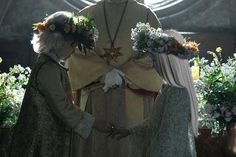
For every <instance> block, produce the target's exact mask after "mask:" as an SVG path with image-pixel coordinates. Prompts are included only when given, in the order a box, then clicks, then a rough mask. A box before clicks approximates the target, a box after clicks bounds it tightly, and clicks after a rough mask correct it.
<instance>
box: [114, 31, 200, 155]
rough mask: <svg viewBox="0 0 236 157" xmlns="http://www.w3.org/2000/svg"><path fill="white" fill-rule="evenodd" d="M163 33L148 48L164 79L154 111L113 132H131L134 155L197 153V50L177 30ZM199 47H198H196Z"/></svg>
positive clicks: (117, 135) (119, 133)
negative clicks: (192, 59)
mask: <svg viewBox="0 0 236 157" xmlns="http://www.w3.org/2000/svg"><path fill="white" fill-rule="evenodd" d="M162 34H163V40H161V39H159V38H157V39H156V40H155V42H154V43H155V44H154V45H156V46H154V47H152V46H150V45H149V47H148V48H147V49H146V50H147V51H148V53H149V54H150V56H151V58H152V60H153V62H154V68H155V69H156V71H157V72H158V73H159V74H160V76H162V77H163V80H164V84H163V87H162V89H161V94H160V95H159V96H158V97H157V99H156V101H155V103H154V106H153V111H152V114H151V116H150V117H149V118H148V119H146V120H145V121H144V122H143V123H141V124H138V125H135V126H133V127H131V128H130V129H116V131H115V132H114V134H113V136H114V137H115V138H117V139H121V138H123V137H126V136H128V135H130V140H131V142H132V152H131V154H130V157H174V156H176V157H196V150H195V143H194V136H197V135H198V124H197V113H198V110H197V99H196V93H195V91H194V87H193V80H192V76H191V73H190V67H189V62H188V57H189V56H190V54H192V53H193V52H192V50H193V49H192V50H189V48H193V47H191V45H189V44H188V45H187V44H185V40H184V38H183V36H182V35H181V34H180V33H178V32H177V31H175V30H166V31H164V32H163V33H162ZM163 41H165V42H166V43H164V42H163ZM193 43H194V42H193ZM151 45H152V44H151ZM194 45H195V46H198V45H196V43H194ZM195 50H196V51H197V50H198V48H197V47H194V50H193V51H195ZM190 51H191V52H190Z"/></svg>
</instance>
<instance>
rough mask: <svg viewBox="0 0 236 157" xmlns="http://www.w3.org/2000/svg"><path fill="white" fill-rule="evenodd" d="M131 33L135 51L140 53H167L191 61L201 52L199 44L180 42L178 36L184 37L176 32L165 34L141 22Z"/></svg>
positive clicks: (169, 31)
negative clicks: (190, 59)
mask: <svg viewBox="0 0 236 157" xmlns="http://www.w3.org/2000/svg"><path fill="white" fill-rule="evenodd" d="M131 31H132V33H131V39H132V40H133V41H134V46H133V49H134V50H135V51H137V52H138V53H146V52H152V53H167V54H174V55H176V56H178V57H181V58H185V59H189V58H191V57H193V56H195V55H196V54H197V53H198V52H199V49H198V46H199V44H198V43H196V42H194V41H185V40H183V41H179V39H178V36H179V37H180V38H183V36H182V35H181V34H180V33H178V32H177V31H175V30H168V31H166V32H165V31H163V30H162V29H161V28H157V29H155V28H153V27H150V25H149V24H148V23H146V24H145V23H141V22H139V23H137V25H136V28H134V29H132V30H131ZM183 39H184V38H183ZM181 43H183V44H181Z"/></svg>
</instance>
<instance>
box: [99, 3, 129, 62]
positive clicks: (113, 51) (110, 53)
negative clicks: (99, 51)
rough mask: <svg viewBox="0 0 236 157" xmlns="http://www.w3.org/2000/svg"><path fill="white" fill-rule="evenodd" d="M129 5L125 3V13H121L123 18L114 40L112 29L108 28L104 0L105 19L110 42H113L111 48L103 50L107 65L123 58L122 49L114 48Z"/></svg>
mask: <svg viewBox="0 0 236 157" xmlns="http://www.w3.org/2000/svg"><path fill="white" fill-rule="evenodd" d="M127 4H128V0H126V2H125V6H124V8H123V11H122V13H121V17H120V20H119V23H118V26H117V28H116V31H115V35H114V37H113V38H112V37H111V32H110V29H109V26H108V20H107V13H106V6H105V0H104V2H103V13H104V18H105V23H106V30H107V34H108V37H109V40H110V42H111V45H110V48H103V50H104V51H105V54H104V55H103V56H102V57H103V58H105V59H106V61H107V64H110V62H111V61H112V60H113V61H115V62H117V58H118V57H119V56H122V53H121V52H120V50H121V47H114V43H115V41H116V37H117V34H118V32H119V29H120V25H121V23H122V20H123V17H124V15H125V11H126V8H127Z"/></svg>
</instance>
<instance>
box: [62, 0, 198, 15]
mask: <svg viewBox="0 0 236 157" xmlns="http://www.w3.org/2000/svg"><path fill="white" fill-rule="evenodd" d="M63 1H64V2H65V3H66V4H67V5H70V6H71V7H73V8H74V9H76V10H80V9H82V8H84V7H86V6H88V5H92V4H94V3H96V2H97V1H100V0H63ZM137 1H139V2H141V3H144V4H146V5H147V6H149V7H150V8H152V10H153V11H154V12H156V13H157V14H158V17H159V18H161V17H165V16H171V15H173V14H177V13H179V12H182V11H184V10H186V9H188V8H189V7H191V6H192V5H194V4H195V3H197V2H198V1H200V0H137Z"/></svg>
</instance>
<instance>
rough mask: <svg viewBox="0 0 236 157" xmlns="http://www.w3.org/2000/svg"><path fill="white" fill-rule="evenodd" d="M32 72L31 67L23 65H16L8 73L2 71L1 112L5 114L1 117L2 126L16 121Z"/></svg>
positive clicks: (0, 84)
mask: <svg viewBox="0 0 236 157" xmlns="http://www.w3.org/2000/svg"><path fill="white" fill-rule="evenodd" d="M30 73H31V69H30V68H29V67H26V68H24V67H22V66H21V65H14V66H13V67H11V68H10V69H9V72H8V73H5V72H4V73H0V113H1V114H2V115H3V116H5V117H4V119H0V121H1V123H3V124H1V125H2V126H11V125H12V124H14V123H15V121H16V118H17V116H18V114H19V111H20V107H21V103H22V101H23V97H24V93H25V87H26V85H27V83H28V79H29V75H30ZM1 118H2V117H1Z"/></svg>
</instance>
